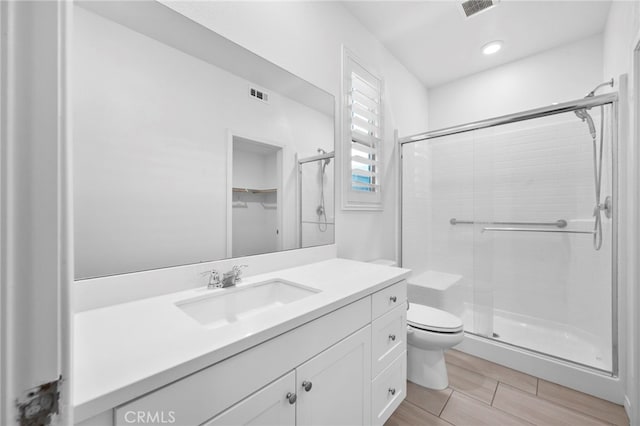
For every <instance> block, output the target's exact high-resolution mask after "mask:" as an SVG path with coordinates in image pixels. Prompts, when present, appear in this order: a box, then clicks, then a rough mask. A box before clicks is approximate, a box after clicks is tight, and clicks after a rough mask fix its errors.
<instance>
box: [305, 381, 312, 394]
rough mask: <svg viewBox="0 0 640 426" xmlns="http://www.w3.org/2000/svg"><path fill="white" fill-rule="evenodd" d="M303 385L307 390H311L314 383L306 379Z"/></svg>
mask: <svg viewBox="0 0 640 426" xmlns="http://www.w3.org/2000/svg"><path fill="white" fill-rule="evenodd" d="M302 387H303V388H304V390H305V391H307V392H309V391H310V390H311V388H312V387H313V383H311V382H309V381H307V380H305V381H304V382H302Z"/></svg>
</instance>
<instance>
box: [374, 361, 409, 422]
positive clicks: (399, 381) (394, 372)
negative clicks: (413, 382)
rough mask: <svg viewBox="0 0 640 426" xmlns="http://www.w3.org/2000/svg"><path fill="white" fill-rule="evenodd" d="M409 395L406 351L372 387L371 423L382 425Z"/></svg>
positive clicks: (381, 374)
mask: <svg viewBox="0 0 640 426" xmlns="http://www.w3.org/2000/svg"><path fill="white" fill-rule="evenodd" d="M406 394H407V352H406V351H404V352H402V353H401V354H400V356H398V358H396V359H395V360H394V361H393V362H392V363H391V365H390V366H389V367H387V368H386V370H384V371H383V372H382V373H380V375H379V376H378V377H376V379H375V380H374V381H373V383H372V385H371V408H372V413H371V423H372V424H373V425H374V426H377V425H382V424H384V422H386V421H387V419H388V418H389V417H390V416H391V414H393V412H394V411H395V410H396V408H398V406H399V405H400V403H401V402H402V401H403V400H404V398H405V396H406Z"/></svg>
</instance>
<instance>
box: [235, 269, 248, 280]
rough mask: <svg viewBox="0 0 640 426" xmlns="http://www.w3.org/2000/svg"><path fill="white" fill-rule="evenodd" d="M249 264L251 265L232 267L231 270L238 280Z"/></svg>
mask: <svg viewBox="0 0 640 426" xmlns="http://www.w3.org/2000/svg"><path fill="white" fill-rule="evenodd" d="M248 266H249V265H235V266H234V267H233V268H231V271H232V272H233V274H234V275H235V276H236V280H239V279H240V276H241V275H242V270H243V269H244V268H246V267H248Z"/></svg>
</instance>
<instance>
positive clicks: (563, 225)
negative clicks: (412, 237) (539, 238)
mask: <svg viewBox="0 0 640 426" xmlns="http://www.w3.org/2000/svg"><path fill="white" fill-rule="evenodd" d="M449 223H450V224H452V225H460V224H465V225H466V224H468V225H473V224H477V225H524V226H557V227H558V228H566V227H567V221H566V220H564V219H558V220H556V221H555V222H476V221H474V220H458V219H456V218H455V217H452V218H451V219H449Z"/></svg>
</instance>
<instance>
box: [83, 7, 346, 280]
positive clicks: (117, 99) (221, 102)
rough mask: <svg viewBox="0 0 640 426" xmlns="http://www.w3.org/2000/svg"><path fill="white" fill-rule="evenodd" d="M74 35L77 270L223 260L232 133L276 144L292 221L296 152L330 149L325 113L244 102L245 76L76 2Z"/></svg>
mask: <svg viewBox="0 0 640 426" xmlns="http://www.w3.org/2000/svg"><path fill="white" fill-rule="evenodd" d="M74 32H75V34H74V43H75V44H74V89H75V90H74V100H73V101H74V114H75V117H74V192H75V194H74V197H75V244H76V246H75V249H76V250H75V253H76V254H75V255H76V277H77V278H86V277H91V276H101V275H109V274H117V273H124V272H131V271H139V270H145V269H151V268H158V267H168V266H175V265H180V264H187V263H195V262H201V261H207V260H215V259H221V258H224V257H225V255H226V244H225V241H226V233H227V232H228V231H227V229H226V214H227V213H226V212H227V210H226V190H227V186H228V185H231V183H230V182H227V172H226V169H227V167H226V161H227V153H226V149H227V138H228V133H227V132H228V131H229V130H231V131H232V132H233V133H234V134H239V135H240V136H243V137H249V138H253V139H256V140H266V141H273V142H274V143H276V144H278V145H281V146H284V147H285V151H284V152H285V153H286V155H285V158H284V160H283V164H284V166H283V173H284V180H285V186H286V187H287V188H291V190H290V191H288V192H287V193H286V194H284V195H285V196H286V197H285V198H286V199H285V200H284V205H285V206H286V207H288V208H285V209H283V211H284V218H283V220H284V222H285V223H292V224H293V223H295V222H296V220H297V217H296V211H295V200H296V198H295V190H294V189H293V188H295V185H296V167H295V157H294V156H295V154H296V153H298V154H299V155H301V156H309V155H315V154H316V149H317V147H319V146H323V147H325V148H327V147H326V144H327V141H331V140H332V136H333V131H334V130H333V123H332V118H331V117H329V116H327V115H325V114H322V113H319V112H318V111H316V110H313V109H311V108H308V107H305V106H304V105H302V104H299V103H297V102H294V101H292V100H290V99H288V98H285V97H283V96H280V95H278V94H277V93H275V92H272V93H271V97H270V103H269V104H265V103H262V102H259V101H255V100H253V99H250V98H249V96H248V95H247V89H248V82H247V81H246V80H244V79H241V78H238V77H236V76H234V75H232V74H230V73H228V72H226V71H224V70H221V69H220V68H217V67H215V66H212V65H211V64H208V63H206V62H204V61H201V60H199V59H196V58H195V57H193V56H190V55H187V54H184V53H182V52H180V51H178V50H176V49H173V48H170V47H168V46H166V45H164V44H162V43H160V42H158V41H156V40H153V39H151V38H149V37H146V36H143V35H141V34H139V33H136V32H134V31H132V30H130V29H128V28H125V27H123V26H121V25H119V24H116V23H114V22H113V21H109V20H106V19H104V18H102V17H100V16H98V15H96V14H94V13H91V12H88V11H86V10H84V9H82V8H80V7H75V28H74ZM141 52H144V54H142V53H141ZM291 229H293V227H292V228H291ZM283 239H284V248H293V247H296V246H297V238H296V235H295V232H293V231H292V232H288V233H287V234H286V235H283Z"/></svg>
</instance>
